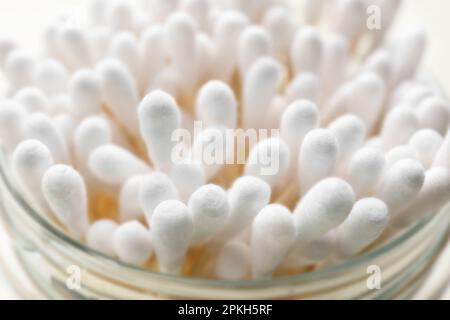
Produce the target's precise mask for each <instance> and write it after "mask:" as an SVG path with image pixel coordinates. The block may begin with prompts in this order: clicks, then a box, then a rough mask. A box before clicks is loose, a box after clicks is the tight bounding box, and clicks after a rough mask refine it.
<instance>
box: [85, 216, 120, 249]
mask: <svg viewBox="0 0 450 320" xmlns="http://www.w3.org/2000/svg"><path fill="white" fill-rule="evenodd" d="M117 228H118V225H117V223H116V222H114V221H112V220H108V219H104V220H98V221H96V222H94V223H93V224H92V225H90V226H89V229H88V230H87V232H86V243H87V244H88V246H89V247H91V248H92V249H95V250H97V251H99V252H101V253H103V254H106V255H108V256H111V257H113V256H114V255H115V253H114V244H113V239H114V234H115V233H116V231H117Z"/></svg>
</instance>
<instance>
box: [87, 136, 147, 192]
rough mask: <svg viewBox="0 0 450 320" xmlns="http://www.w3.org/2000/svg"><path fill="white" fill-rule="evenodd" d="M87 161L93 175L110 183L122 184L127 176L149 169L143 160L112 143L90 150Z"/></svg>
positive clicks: (145, 171)
mask: <svg viewBox="0 0 450 320" xmlns="http://www.w3.org/2000/svg"><path fill="white" fill-rule="evenodd" d="M88 163H89V169H90V170H91V172H92V173H93V174H94V176H95V177H96V178H97V179H99V180H100V181H103V182H104V183H107V184H110V185H120V184H123V183H124V182H125V181H126V180H127V179H128V178H129V177H131V176H133V175H136V174H141V173H147V172H148V171H149V170H150V168H149V167H148V166H147V164H146V163H145V162H144V161H142V160H141V159H139V158H137V157H136V156H135V155H134V154H132V153H131V152H130V151H128V150H127V149H123V148H121V147H119V146H116V145H113V144H107V145H102V146H100V147H97V148H96V149H94V150H92V152H91V153H90V156H89V160H88Z"/></svg>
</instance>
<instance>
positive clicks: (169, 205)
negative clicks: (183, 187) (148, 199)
mask: <svg viewBox="0 0 450 320" xmlns="http://www.w3.org/2000/svg"><path fill="white" fill-rule="evenodd" d="M150 225H151V229H152V234H153V240H154V244H155V250H156V256H157V258H158V263H159V268H160V271H161V272H166V273H179V272H180V271H181V268H182V265H183V262H184V257H185V256H186V252H187V249H188V247H189V244H190V242H191V239H192V234H193V231H194V226H193V222H192V217H191V214H190V212H189V209H188V207H186V206H185V205H184V204H183V203H182V202H179V201H176V200H168V201H164V202H163V203H161V204H160V205H158V206H157V207H156V209H155V212H154V213H153V215H152V218H151V222H150Z"/></svg>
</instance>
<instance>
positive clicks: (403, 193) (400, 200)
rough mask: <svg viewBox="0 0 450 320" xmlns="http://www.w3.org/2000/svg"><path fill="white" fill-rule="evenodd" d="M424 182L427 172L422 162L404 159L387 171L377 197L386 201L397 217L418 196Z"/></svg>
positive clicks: (376, 193) (393, 214)
mask: <svg viewBox="0 0 450 320" xmlns="http://www.w3.org/2000/svg"><path fill="white" fill-rule="evenodd" d="M424 180H425V170H424V168H423V166H422V165H421V164H420V162H418V161H415V160H411V159H403V160H400V161H398V162H396V163H395V164H394V165H393V166H392V167H391V168H390V169H389V170H387V171H386V173H385V175H384V176H383V179H382V181H381V183H380V185H379V186H378V188H377V190H376V191H375V196H376V197H377V198H379V199H380V200H382V201H384V202H385V203H386V205H387V206H388V207H389V211H390V212H391V214H392V216H395V214H396V213H397V212H398V211H400V210H402V209H404V208H405V207H406V206H408V204H409V203H410V202H411V201H412V200H413V199H414V197H416V196H417V194H418V193H419V192H420V189H421V188H422V186H423V183H424Z"/></svg>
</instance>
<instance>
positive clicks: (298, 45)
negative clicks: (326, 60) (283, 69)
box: [291, 26, 323, 74]
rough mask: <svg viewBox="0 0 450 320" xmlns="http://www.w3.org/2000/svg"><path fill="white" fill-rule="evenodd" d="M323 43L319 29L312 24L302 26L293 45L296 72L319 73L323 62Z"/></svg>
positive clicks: (293, 65) (293, 64)
mask: <svg viewBox="0 0 450 320" xmlns="http://www.w3.org/2000/svg"><path fill="white" fill-rule="evenodd" d="M322 54H323V43H322V36H321V34H320V33H319V31H318V30H317V29H316V28H315V27H312V26H305V27H303V28H300V29H299V30H298V31H297V33H296V34H295V36H294V40H293V42H292V47H291V63H292V68H293V70H294V74H299V73H303V72H310V73H316V74H318V73H319V71H320V66H321V63H322Z"/></svg>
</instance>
